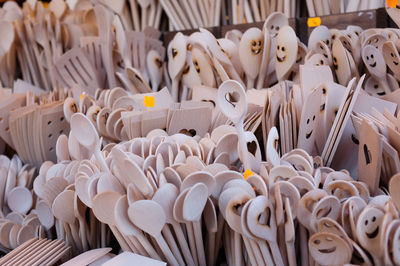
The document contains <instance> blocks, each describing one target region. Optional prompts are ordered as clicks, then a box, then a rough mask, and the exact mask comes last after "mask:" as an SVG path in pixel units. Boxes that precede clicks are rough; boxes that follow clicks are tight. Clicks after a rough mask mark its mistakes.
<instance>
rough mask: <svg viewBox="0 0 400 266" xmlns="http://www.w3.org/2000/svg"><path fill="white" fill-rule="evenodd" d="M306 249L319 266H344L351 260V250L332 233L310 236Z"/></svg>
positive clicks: (342, 240)
mask: <svg viewBox="0 0 400 266" xmlns="http://www.w3.org/2000/svg"><path fill="white" fill-rule="evenodd" d="M308 247H309V250H310V253H311V256H312V257H313V258H314V260H315V261H316V262H318V264H320V265H344V264H346V263H349V262H350V260H351V255H352V250H351V248H350V247H349V245H348V244H347V242H346V241H345V240H344V239H342V238H341V237H339V236H337V235H335V234H332V233H327V232H320V233H316V234H314V235H312V236H311V237H310V240H309V241H308Z"/></svg>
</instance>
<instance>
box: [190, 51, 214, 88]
mask: <svg viewBox="0 0 400 266" xmlns="http://www.w3.org/2000/svg"><path fill="white" fill-rule="evenodd" d="M192 61H193V65H194V67H195V70H196V72H197V73H198V74H199V76H200V79H201V81H202V83H203V84H204V85H206V86H208V87H212V88H214V87H215V86H216V82H215V78H214V72H213V69H212V65H211V62H210V60H209V57H208V55H207V54H206V53H204V52H203V50H202V49H201V48H199V47H196V46H194V47H193V48H192Z"/></svg>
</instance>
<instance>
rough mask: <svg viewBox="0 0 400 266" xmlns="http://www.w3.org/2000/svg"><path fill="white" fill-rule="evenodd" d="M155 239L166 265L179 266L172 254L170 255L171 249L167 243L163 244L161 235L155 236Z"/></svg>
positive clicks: (163, 240)
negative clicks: (166, 262)
mask: <svg viewBox="0 0 400 266" xmlns="http://www.w3.org/2000/svg"><path fill="white" fill-rule="evenodd" d="M155 239H156V241H157V243H158V245H159V246H160V249H161V251H162V252H163V254H164V255H165V258H166V259H167V261H168V264H170V265H179V264H178V261H177V260H176V259H175V257H174V254H172V252H171V249H170V248H169V247H168V244H167V242H165V239H164V237H163V236H162V235H161V233H160V234H159V235H158V236H155Z"/></svg>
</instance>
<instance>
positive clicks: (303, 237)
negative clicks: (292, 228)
mask: <svg viewBox="0 0 400 266" xmlns="http://www.w3.org/2000/svg"><path fill="white" fill-rule="evenodd" d="M298 226H299V232H300V254H301V265H308V263H309V260H308V245H307V231H306V228H305V227H304V226H302V225H301V224H300V223H299V225H298Z"/></svg>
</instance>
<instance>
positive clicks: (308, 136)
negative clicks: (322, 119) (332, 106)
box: [306, 115, 315, 139]
mask: <svg viewBox="0 0 400 266" xmlns="http://www.w3.org/2000/svg"><path fill="white" fill-rule="evenodd" d="M306 123H307V125H308V126H309V128H310V129H309V131H308V132H306V139H309V138H310V137H311V134H312V133H313V129H314V127H313V125H314V123H315V115H313V116H312V118H311V117H309V118H307V122H306ZM310 123H311V124H310Z"/></svg>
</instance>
